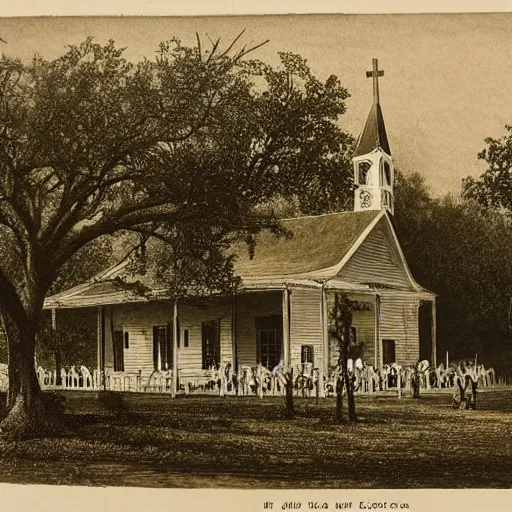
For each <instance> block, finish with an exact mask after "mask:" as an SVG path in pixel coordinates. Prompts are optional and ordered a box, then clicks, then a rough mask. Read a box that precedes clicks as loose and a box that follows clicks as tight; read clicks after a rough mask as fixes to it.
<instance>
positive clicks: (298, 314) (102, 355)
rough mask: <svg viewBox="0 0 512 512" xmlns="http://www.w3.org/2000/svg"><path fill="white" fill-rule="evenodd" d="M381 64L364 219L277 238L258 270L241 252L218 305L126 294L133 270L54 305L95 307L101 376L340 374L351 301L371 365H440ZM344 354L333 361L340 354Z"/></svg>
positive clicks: (339, 219)
mask: <svg viewBox="0 0 512 512" xmlns="http://www.w3.org/2000/svg"><path fill="white" fill-rule="evenodd" d="M382 74H383V72H382V71H379V70H378V68H377V62H376V60H374V67H373V71H372V72H368V73H367V76H369V77H373V83H374V102H373V106H372V107H371V110H370V113H369V115H368V119H367V121H366V124H365V125H364V128H363V130H362V133H361V135H360V137H359V139H358V142H357V145H356V148H355V151H354V155H353V164H354V178H355V184H356V188H355V192H354V209H353V211H348V212H340V213H332V214H327V215H319V216H306V217H298V218H292V219H286V220H283V221H282V222H283V224H284V226H285V227H286V229H287V230H289V231H290V232H291V233H292V234H293V236H292V237H290V238H282V237H277V236H275V235H272V234H270V233H268V232H264V233H262V234H260V235H259V236H258V238H257V240H256V248H255V253H254V257H253V258H252V259H251V258H250V257H249V255H248V251H247V249H246V248H245V247H242V246H240V247H236V248H234V250H235V251H236V253H237V255H238V257H237V260H236V265H235V269H236V273H237V275H238V276H239V277H240V278H241V287H240V289H239V290H238V291H237V293H236V295H234V296H229V297H212V298H210V299H208V301H207V302H206V304H204V305H202V306H201V307H199V306H197V305H194V304H193V303H189V302H187V301H185V300H183V301H178V302H171V301H170V300H169V298H168V297H167V298H166V293H165V289H162V287H161V286H158V284H153V289H152V291H151V293H150V294H149V296H148V294H144V296H142V295H138V294H137V293H135V292H134V291H133V287H128V286H123V279H124V278H125V277H124V269H125V267H126V265H127V262H123V263H120V264H119V265H116V266H115V267H114V268H111V269H109V270H107V271H105V272H103V273H102V274H100V275H98V276H96V277H95V278H94V279H93V280H91V281H90V282H87V283H84V284H82V285H80V286H77V287H75V288H72V289H70V290H68V291H65V292H62V293H59V294H58V295H54V296H51V297H48V298H47V299H46V302H45V308H46V309H49V310H52V313H53V315H54V316H53V318H54V320H55V319H56V321H57V322H58V321H59V317H61V318H62V317H65V313H64V312H62V313H60V312H58V310H64V309H69V308H95V310H96V312H97V313H96V314H97V332H98V336H97V340H98V346H97V364H98V370H99V371H100V372H105V373H109V374H114V375H115V374H117V373H119V374H120V375H129V374H138V375H141V376H142V378H144V377H149V376H150V375H151V374H152V373H153V372H155V371H160V370H163V369H168V368H177V369H178V372H177V375H178V378H179V379H180V381H181V382H186V380H187V379H195V380H197V379H201V376H202V375H205V372H206V371H207V370H209V369H211V368H212V367H218V366H219V365H221V364H226V363H231V365H232V367H233V368H235V369H239V368H240V367H244V366H252V367H254V366H256V365H258V364H261V365H262V366H264V367H266V368H268V369H269V370H271V369H273V368H274V367H275V366H277V365H278V364H279V363H280V361H282V362H283V363H284V365H288V364H292V365H293V364H298V363H313V365H314V366H315V367H317V368H320V369H322V371H323V373H324V374H325V375H327V374H328V372H329V365H330V357H331V358H332V356H333V354H332V353H331V354H330V353H329V352H330V347H329V345H330V344H329V333H328V317H329V311H330V309H331V308H332V302H333V296H334V293H335V292H337V291H342V292H344V293H346V294H348V295H349V297H350V298H352V299H354V300H357V301H359V302H361V303H365V304H366V307H365V308H362V310H361V311H356V312H355V313H354V319H353V327H352V335H353V336H354V339H355V340H356V341H357V343H358V344H359V345H360V346H361V347H362V348H361V350H362V359H363V360H364V361H365V362H366V363H367V364H369V365H373V366H374V367H376V368H379V367H381V366H382V365H384V364H389V363H393V362H397V363H398V364H400V365H412V364H415V363H416V362H417V361H418V360H419V359H420V358H421V359H429V360H430V361H433V362H434V363H435V360H436V338H435V335H436V328H435V325H436V322H435V314H436V313H435V295H434V294H433V293H431V292H429V291H428V290H426V289H424V288H422V287H421V286H420V285H419V284H418V283H416V281H415V280H414V278H413V276H412V275H411V272H410V270H409V268H408V265H407V262H406V261H405V258H404V254H403V252H402V249H401V247H400V243H399V241H398V239H397V236H396V232H395V228H394V225H393V210H394V196H393V193H394V192H393V191H394V187H393V183H394V171H393V160H392V157H391V150H390V147H389V143H388V139H387V135H386V129H385V126H384V119H383V115H382V110H381V106H380V102H379V94H378V76H382ZM331 352H332V351H331Z"/></svg>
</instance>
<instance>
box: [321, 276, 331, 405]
mask: <svg viewBox="0 0 512 512" xmlns="http://www.w3.org/2000/svg"><path fill="white" fill-rule="evenodd" d="M321 317H322V353H323V360H322V368H319V370H320V371H321V373H320V375H319V378H320V383H321V386H320V388H319V395H320V397H321V398H323V397H325V386H324V376H325V378H329V357H330V354H329V314H328V311H327V290H326V289H325V288H324V287H323V286H322V303H321Z"/></svg>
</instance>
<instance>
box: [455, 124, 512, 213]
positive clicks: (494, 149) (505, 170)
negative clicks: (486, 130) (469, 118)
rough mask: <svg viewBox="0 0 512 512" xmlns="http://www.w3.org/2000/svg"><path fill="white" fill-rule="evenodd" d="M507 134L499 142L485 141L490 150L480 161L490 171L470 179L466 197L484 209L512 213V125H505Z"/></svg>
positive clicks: (492, 139) (480, 155)
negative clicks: (485, 164)
mask: <svg viewBox="0 0 512 512" xmlns="http://www.w3.org/2000/svg"><path fill="white" fill-rule="evenodd" d="M505 130H506V132H507V133H506V134H505V135H503V136H502V137H501V138H499V139H495V138H493V137H489V138H487V139H485V142H486V143H487V148H485V149H484V150H482V151H481V152H480V153H479V154H478V158H480V159H481V160H484V161H485V162H486V163H487V166H488V168H487V170H486V171H485V172H484V173H483V174H482V175H481V176H480V177H479V178H477V179H475V178H472V177H468V178H466V179H465V180H464V182H463V195H464V197H465V198H467V199H473V200H475V201H476V202H477V203H479V204H480V205H482V206H483V207H485V208H492V209H494V210H498V211H504V212H506V213H509V214H510V213H512V126H509V125H506V126H505Z"/></svg>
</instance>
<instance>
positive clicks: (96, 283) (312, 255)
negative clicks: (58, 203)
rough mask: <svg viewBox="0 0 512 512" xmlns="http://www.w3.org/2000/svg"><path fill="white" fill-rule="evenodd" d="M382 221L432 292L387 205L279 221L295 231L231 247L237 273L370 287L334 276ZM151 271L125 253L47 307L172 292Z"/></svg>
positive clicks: (270, 280)
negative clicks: (137, 268) (132, 263)
mask: <svg viewBox="0 0 512 512" xmlns="http://www.w3.org/2000/svg"><path fill="white" fill-rule="evenodd" d="M381 221H382V222H387V223H388V224H389V227H390V229H391V231H392V233H393V240H394V243H396V245H397V249H398V252H399V257H400V259H401V261H402V264H403V265H404V268H405V271H406V273H407V276H408V278H409V280H410V286H408V287H407V288H408V289H409V290H410V291H416V292H420V293H429V292H428V291H427V290H424V289H423V288H421V287H420V286H419V285H418V284H417V283H416V282H415V281H414V279H413V277H412V275H411V274H410V271H409V268H408V266H407V263H406V261H405V258H404V256H403V252H402V251H401V248H400V245H399V243H398V240H397V239H396V234H395V231H394V228H393V225H392V223H391V221H390V218H389V215H388V214H387V212H386V210H381V211H368V212H342V213H332V214H326V215H317V216H306V217H297V218H293V219H284V220H282V221H281V223H282V225H283V227H284V228H285V230H286V231H288V232H289V233H290V234H291V236H290V237H283V236H277V235H274V234H272V233H270V232H268V231H265V232H262V233H260V234H259V235H258V236H257V237H256V245H255V250H254V255H253V257H252V258H251V257H250V255H249V251H248V248H247V245H246V244H243V243H238V244H235V245H234V246H232V249H231V250H232V252H233V253H234V254H235V255H236V260H235V273H236V275H238V276H239V277H240V278H241V280H242V290H244V289H245V290H246V291H250V290H257V289H281V288H284V287H285V286H300V287H321V286H322V285H325V286H327V287H333V286H334V287H336V288H340V287H341V288H340V289H346V290H353V291H356V290H359V291H364V290H366V291H369V290H370V288H371V287H370V286H368V285H365V284H364V283H357V282H342V281H340V280H339V279H338V278H336V276H337V274H338V273H339V272H340V270H341V269H342V268H343V267H344V266H345V265H346V264H347V262H348V261H350V259H351V258H352V257H353V255H354V254H355V253H356V251H357V250H358V249H359V247H361V245H362V244H363V243H364V241H365V240H366V239H367V237H368V235H369V234H370V233H371V232H372V230H373V229H374V228H375V226H376V225H377V224H378V223H379V222H381ZM148 274H149V272H148V273H147V274H144V275H143V276H140V275H133V274H132V273H131V272H130V271H129V261H128V260H127V259H125V260H124V261H122V262H120V263H119V264H118V265H116V266H114V267H112V268H111V269H108V270H107V271H105V272H102V273H100V274H98V275H97V276H96V277H95V278H94V279H92V280H91V281H89V282H88V283H84V284H82V285H79V286H76V287H74V288H72V289H70V290H67V291H64V292H62V293H59V294H57V295H54V296H52V297H48V298H47V299H46V301H45V307H46V308H52V307H57V308H58V307H68V308H69V307H85V306H98V305H104V304H119V303H123V302H143V301H147V300H150V299H153V300H156V299H166V298H168V297H167V292H166V288H165V286H164V285H163V284H159V283H157V282H156V281H155V280H154V279H153V278H152V276H150V275H148ZM138 283H139V284H142V285H143V286H145V287H146V289H149V290H150V293H149V295H148V294H147V293H145V294H143V293H140V289H139V288H138V286H137V284H138Z"/></svg>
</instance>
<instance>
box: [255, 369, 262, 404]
mask: <svg viewBox="0 0 512 512" xmlns="http://www.w3.org/2000/svg"><path fill="white" fill-rule="evenodd" d="M256 378H257V381H258V396H259V397H260V398H263V382H262V380H261V366H260V365H258V367H257V370H256Z"/></svg>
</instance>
